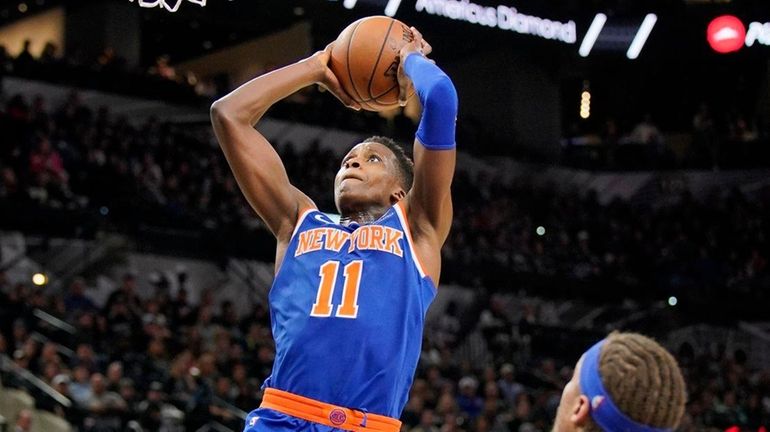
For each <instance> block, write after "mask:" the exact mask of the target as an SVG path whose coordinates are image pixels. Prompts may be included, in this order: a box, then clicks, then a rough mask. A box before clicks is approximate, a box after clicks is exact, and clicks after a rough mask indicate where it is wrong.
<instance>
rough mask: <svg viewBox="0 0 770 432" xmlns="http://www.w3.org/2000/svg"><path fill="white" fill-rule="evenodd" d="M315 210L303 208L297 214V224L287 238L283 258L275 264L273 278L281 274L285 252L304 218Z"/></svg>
mask: <svg viewBox="0 0 770 432" xmlns="http://www.w3.org/2000/svg"><path fill="white" fill-rule="evenodd" d="M316 210H317V209H316V208H314V207H305V208H304V209H303V210H301V211H300V212H299V217H297V223H296V224H294V231H292V232H291V237H289V241H288V243H286V250H285V251H284V253H283V257H281V262H280V263H276V267H275V272H274V277H278V273H280V272H281V268H283V263H284V261H286V252H288V251H289V246H291V242H293V241H294V237H295V236H296V235H297V231H299V227H300V226H302V223H303V222H305V218H307V215H309V214H310V213H312V212H314V211H316Z"/></svg>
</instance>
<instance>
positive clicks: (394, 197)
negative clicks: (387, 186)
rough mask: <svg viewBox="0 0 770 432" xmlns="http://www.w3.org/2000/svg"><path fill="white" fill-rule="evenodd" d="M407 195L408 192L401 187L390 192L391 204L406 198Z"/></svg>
mask: <svg viewBox="0 0 770 432" xmlns="http://www.w3.org/2000/svg"><path fill="white" fill-rule="evenodd" d="M405 196H406V192H404V190H403V189H401V188H400V187H399V188H398V189H396V191H395V192H393V193H392V194H390V205H394V204H396V203H397V202H399V201H401V200H402V199H404V197H405Z"/></svg>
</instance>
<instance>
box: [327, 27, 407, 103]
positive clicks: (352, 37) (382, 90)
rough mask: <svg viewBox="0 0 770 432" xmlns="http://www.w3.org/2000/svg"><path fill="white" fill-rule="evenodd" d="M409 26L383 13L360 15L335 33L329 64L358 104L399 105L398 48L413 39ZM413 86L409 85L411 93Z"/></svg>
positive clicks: (343, 86)
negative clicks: (338, 33)
mask: <svg viewBox="0 0 770 432" xmlns="http://www.w3.org/2000/svg"><path fill="white" fill-rule="evenodd" d="M412 37H413V36H412V31H411V30H410V29H409V26H407V25H406V24H404V23H402V22H401V21H399V20H396V19H393V18H389V17H386V16H372V17H366V18H362V19H360V20H358V21H356V22H354V23H353V24H350V25H349V26H348V27H347V28H345V30H343V31H342V33H340V35H339V37H337V41H336V42H335V44H334V49H333V50H332V54H331V61H330V62H329V67H330V68H331V70H332V72H334V75H336V76H337V79H339V81H340V84H341V85H342V88H343V89H344V90H345V91H346V92H347V93H348V94H349V95H350V96H351V97H352V98H353V99H355V100H356V102H358V103H360V104H361V108H363V109H365V110H369V111H385V110H388V109H391V108H395V107H397V106H398V81H397V78H396V75H397V72H398V62H399V58H398V52H399V51H400V50H401V47H403V46H404V45H405V44H406V43H408V42H410V41H411V40H412ZM412 94H414V90H413V89H410V95H409V96H411V95H412Z"/></svg>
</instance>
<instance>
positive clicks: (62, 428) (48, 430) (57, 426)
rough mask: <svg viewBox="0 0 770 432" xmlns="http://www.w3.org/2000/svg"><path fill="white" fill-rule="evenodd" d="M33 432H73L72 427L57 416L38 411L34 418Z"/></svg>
mask: <svg viewBox="0 0 770 432" xmlns="http://www.w3.org/2000/svg"><path fill="white" fill-rule="evenodd" d="M32 432H72V426H71V425H70V424H69V423H68V422H67V420H64V419H63V418H61V417H59V416H57V415H56V414H53V413H51V412H48V411H40V410H37V411H35V412H34V414H33V416H32Z"/></svg>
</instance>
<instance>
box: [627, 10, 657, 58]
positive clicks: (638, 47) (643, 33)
mask: <svg viewBox="0 0 770 432" xmlns="http://www.w3.org/2000/svg"><path fill="white" fill-rule="evenodd" d="M656 22H658V16H657V15H655V14H652V13H651V14H647V16H645V17H644V21H642V25H641V26H640V27H639V30H638V31H637V32H636V36H634V40H633V41H632V42H631V46H630V47H629V48H628V52H626V57H628V58H629V59H631V60H634V59H636V58H637V57H639V53H640V52H642V48H644V44H645V43H646V42H647V38H648V37H650V33H652V28H653V27H655V23H656Z"/></svg>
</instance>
